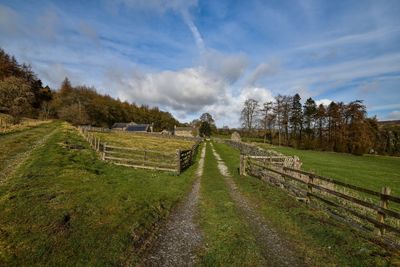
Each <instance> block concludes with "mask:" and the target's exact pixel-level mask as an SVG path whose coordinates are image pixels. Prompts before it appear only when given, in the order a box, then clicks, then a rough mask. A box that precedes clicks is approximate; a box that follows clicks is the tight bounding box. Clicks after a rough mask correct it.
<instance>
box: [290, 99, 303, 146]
mask: <svg viewBox="0 0 400 267" xmlns="http://www.w3.org/2000/svg"><path fill="white" fill-rule="evenodd" d="M300 100H301V98H300V95H299V94H295V95H294V96H293V101H292V106H291V113H290V124H291V129H292V136H293V139H294V140H296V142H297V146H299V145H300V143H301V134H302V130H303V111H302V107H301V103H300Z"/></svg>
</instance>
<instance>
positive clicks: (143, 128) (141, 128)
mask: <svg viewBox="0 0 400 267" xmlns="http://www.w3.org/2000/svg"><path fill="white" fill-rule="evenodd" d="M149 127H150V124H136V125H128V126H127V127H126V130H127V131H129V132H147V130H148V129H149Z"/></svg>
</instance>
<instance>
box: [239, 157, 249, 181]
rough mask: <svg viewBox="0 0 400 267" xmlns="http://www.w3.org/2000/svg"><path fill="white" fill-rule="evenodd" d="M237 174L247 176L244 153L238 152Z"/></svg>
mask: <svg viewBox="0 0 400 267" xmlns="http://www.w3.org/2000/svg"><path fill="white" fill-rule="evenodd" d="M239 174H240V175H242V176H247V173H246V155H243V154H240V165H239Z"/></svg>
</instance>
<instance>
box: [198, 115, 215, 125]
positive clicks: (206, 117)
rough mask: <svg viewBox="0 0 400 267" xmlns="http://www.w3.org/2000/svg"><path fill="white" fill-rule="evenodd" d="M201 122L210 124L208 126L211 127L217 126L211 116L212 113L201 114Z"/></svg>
mask: <svg viewBox="0 0 400 267" xmlns="http://www.w3.org/2000/svg"><path fill="white" fill-rule="evenodd" d="M200 121H202V122H208V124H210V125H212V124H215V121H214V119H213V117H212V116H211V114H210V113H207V112H206V113H203V114H201V116H200Z"/></svg>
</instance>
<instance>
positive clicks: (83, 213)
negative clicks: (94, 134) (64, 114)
mask: <svg viewBox="0 0 400 267" xmlns="http://www.w3.org/2000/svg"><path fill="white" fill-rule="evenodd" d="M37 134H41V133H40V132H39V133H37ZM0 142H1V141H0ZM18 142H20V141H18ZM195 165H197V164H195ZM195 168H196V166H192V167H190V168H189V169H188V170H186V171H185V172H184V173H183V174H182V175H180V176H176V175H174V174H169V173H162V172H153V171H144V170H134V169H131V168H125V167H120V166H115V165H112V164H107V163H105V162H102V161H100V160H99V159H98V157H97V155H96V154H95V152H94V151H93V150H91V149H90V148H89V147H88V145H87V143H86V142H85V141H84V140H83V138H82V137H81V136H79V135H78V134H77V131H76V130H75V129H74V128H73V127H71V126H69V125H67V124H63V125H62V127H60V128H59V130H57V132H56V133H55V134H54V135H52V136H51V137H50V138H49V140H48V141H47V143H46V144H45V145H44V146H43V147H40V148H38V149H37V150H35V151H34V152H33V153H32V155H31V156H30V158H29V160H28V161H27V162H26V163H25V164H24V165H22V166H21V167H20V169H19V170H18V172H17V173H16V175H15V177H13V178H12V179H10V180H8V181H7V182H6V183H4V184H2V185H0V214H1V216H0V266H110V265H112V266H116V265H118V266H120V265H131V264H132V265H134V264H135V262H136V261H137V257H136V251H135V246H136V245H137V244H139V243H140V241H141V240H142V238H143V236H144V234H145V233H148V230H149V229H150V228H151V227H152V225H153V224H154V223H156V222H157V221H159V220H161V219H163V218H165V217H166V215H167V214H168V212H169V210H170V208H171V207H172V205H173V204H174V203H176V201H178V200H179V199H181V198H182V196H184V195H185V194H186V192H187V191H188V190H189V189H190V186H191V183H192V181H193V178H194V171H195Z"/></svg>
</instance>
